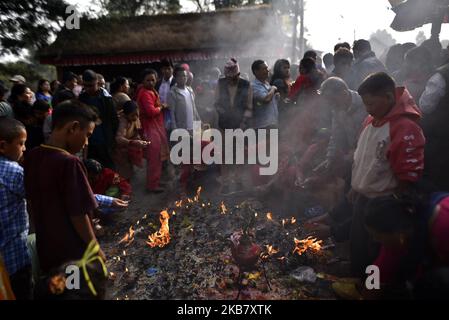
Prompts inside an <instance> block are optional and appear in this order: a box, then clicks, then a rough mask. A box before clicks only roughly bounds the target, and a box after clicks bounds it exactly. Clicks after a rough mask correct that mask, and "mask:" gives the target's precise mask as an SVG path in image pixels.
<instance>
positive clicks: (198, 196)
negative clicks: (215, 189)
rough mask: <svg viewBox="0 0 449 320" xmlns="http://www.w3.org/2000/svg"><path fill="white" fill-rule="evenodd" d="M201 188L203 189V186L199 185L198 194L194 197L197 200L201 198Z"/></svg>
mask: <svg viewBox="0 0 449 320" xmlns="http://www.w3.org/2000/svg"><path fill="white" fill-rule="evenodd" d="M201 189H202V187H198V189H197V190H196V195H195V197H193V200H194V201H195V202H198V201H199V200H200V194H201Z"/></svg>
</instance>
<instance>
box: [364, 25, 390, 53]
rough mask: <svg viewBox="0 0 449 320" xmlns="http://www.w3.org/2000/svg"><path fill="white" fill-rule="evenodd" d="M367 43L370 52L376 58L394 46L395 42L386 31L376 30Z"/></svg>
mask: <svg viewBox="0 0 449 320" xmlns="http://www.w3.org/2000/svg"><path fill="white" fill-rule="evenodd" d="M369 41H370V43H371V48H372V50H373V51H374V52H375V53H376V54H377V55H378V56H381V55H382V54H384V53H385V52H386V51H387V50H388V48H390V47H391V46H393V45H395V44H396V40H395V39H394V38H393V36H392V35H391V34H390V33H389V32H388V31H387V30H377V31H376V32H374V33H373V34H372V35H371V36H370V38H369Z"/></svg>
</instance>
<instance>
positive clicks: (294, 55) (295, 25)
mask: <svg viewBox="0 0 449 320" xmlns="http://www.w3.org/2000/svg"><path fill="white" fill-rule="evenodd" d="M294 8H295V17H294V19H293V36H292V40H293V42H292V61H291V62H292V63H296V61H297V59H298V57H297V51H296V44H297V41H298V16H299V0H295V7H294Z"/></svg>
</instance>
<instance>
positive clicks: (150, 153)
mask: <svg viewBox="0 0 449 320" xmlns="http://www.w3.org/2000/svg"><path fill="white" fill-rule="evenodd" d="M137 104H138V105H139V111H140V122H141V124H142V130H143V136H144V139H146V140H147V141H150V142H151V143H150V145H149V146H148V148H147V160H148V166H147V188H148V189H149V190H152V189H156V188H158V187H159V181H160V179H161V174H162V161H163V160H164V159H163V157H162V156H161V153H167V156H168V141H167V134H166V132H165V127H164V116H163V113H162V112H161V109H160V106H161V102H160V100H159V94H158V93H157V92H156V91H155V90H149V89H145V88H143V87H141V88H139V89H138V92H137Z"/></svg>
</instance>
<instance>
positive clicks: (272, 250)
mask: <svg viewBox="0 0 449 320" xmlns="http://www.w3.org/2000/svg"><path fill="white" fill-rule="evenodd" d="M265 247H266V248H267V250H266V251H265V252H263V253H262V254H261V258H262V259H268V258H269V257H270V256H272V255H274V254H276V253H278V252H279V250H278V249H275V248H274V247H273V246H272V245H271V244H267V245H266V246H265Z"/></svg>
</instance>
